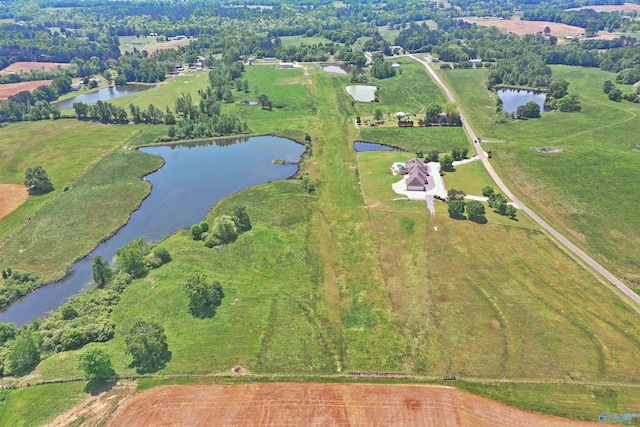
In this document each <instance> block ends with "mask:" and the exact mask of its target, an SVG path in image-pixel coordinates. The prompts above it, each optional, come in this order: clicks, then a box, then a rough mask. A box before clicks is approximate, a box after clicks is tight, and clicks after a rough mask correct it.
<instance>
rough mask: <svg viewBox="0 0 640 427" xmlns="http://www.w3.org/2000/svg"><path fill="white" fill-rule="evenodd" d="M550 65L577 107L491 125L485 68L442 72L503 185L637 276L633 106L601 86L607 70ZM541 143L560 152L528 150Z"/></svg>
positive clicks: (639, 163) (619, 270)
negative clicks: (486, 148) (566, 84)
mask: <svg viewBox="0 0 640 427" xmlns="http://www.w3.org/2000/svg"><path fill="white" fill-rule="evenodd" d="M552 68H553V73H554V77H556V78H564V79H566V80H567V81H569V82H570V86H569V92H570V93H577V94H579V95H580V99H581V102H582V107H583V111H582V112H581V113H575V114H564V113H543V115H542V116H543V117H542V119H538V120H527V121H515V122H511V123H509V124H506V125H496V124H492V120H493V119H492V117H493V113H492V111H493V109H494V104H493V103H492V102H493V101H491V100H490V99H489V98H488V95H487V94H488V93H489V92H488V91H486V89H485V88H484V86H483V83H482V80H483V78H484V75H485V74H484V73H485V72H484V71H481V70H471V71H466V70H460V71H461V73H458V70H456V71H455V72H451V73H441V75H442V76H443V77H444V78H446V79H447V80H448V82H449V83H450V84H451V86H452V88H453V89H454V90H455V91H456V92H457V95H460V94H464V96H463V97H462V98H460V99H462V100H463V101H462V102H463V107H464V109H465V113H466V114H467V117H469V120H470V121H471V122H472V123H473V125H474V127H475V128H476V129H478V130H479V135H481V137H482V138H483V139H488V140H491V141H493V143H491V144H490V145H489V147H490V149H491V150H492V152H493V154H494V158H495V160H494V164H495V167H496V168H497V170H498V171H499V173H500V175H501V176H502V177H503V178H505V179H506V180H507V181H508V182H509V183H510V188H512V189H514V190H515V191H516V193H517V194H518V195H519V196H521V197H523V198H524V199H525V200H527V201H529V202H530V203H532V206H533V207H534V209H535V210H536V211H537V212H539V213H541V214H542V215H543V216H545V217H546V218H547V219H548V220H549V221H550V222H551V223H552V224H553V225H554V226H556V227H558V228H560V229H561V230H562V231H563V233H565V234H566V235H567V236H568V237H569V238H571V239H572V240H573V241H574V243H576V244H577V245H579V246H581V247H582V248H583V249H585V250H586V251H587V253H589V254H591V255H592V256H595V257H596V258H597V259H599V260H600V261H601V262H603V263H604V264H605V265H607V266H608V267H609V268H611V269H612V270H613V271H614V272H615V273H616V274H617V275H618V276H621V277H624V278H627V279H630V280H634V281H636V282H640V274H639V273H638V271H640V259H638V257H637V256H636V254H637V248H638V247H639V246H640V237H639V236H640V217H639V216H638V215H636V212H637V210H638V207H639V205H638V200H640V193H638V190H637V187H636V186H635V185H633V184H632V183H634V182H638V181H639V180H640V157H638V153H637V151H638V150H639V149H640V148H639V147H638V143H637V138H636V127H637V126H636V125H637V123H638V118H637V117H638V114H640V105H638V104H631V103H629V102H620V103H618V102H612V101H609V100H608V98H607V96H606V95H605V94H604V93H602V91H601V90H600V88H601V87H602V84H603V83H604V81H605V80H615V78H614V77H615V74H613V73H607V72H604V71H601V70H597V69H590V68H579V67H568V66H554V67H552ZM620 86H622V85H620ZM623 90H624V91H626V90H629V87H623ZM547 145H551V146H554V147H558V148H564V149H566V150H567V152H565V153H561V154H555V155H547V154H542V153H538V152H535V151H532V150H531V149H530V147H533V146H547Z"/></svg>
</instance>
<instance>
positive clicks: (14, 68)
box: [0, 62, 69, 74]
mask: <svg viewBox="0 0 640 427" xmlns="http://www.w3.org/2000/svg"><path fill="white" fill-rule="evenodd" d="M68 65H69V64H66V63H63V62H14V63H13V64H11V65H9V66H8V67H7V68H3V69H2V70H0V74H14V73H19V72H27V71H31V70H38V69H41V68H42V69H45V70H49V69H51V68H56V67H66V66H68Z"/></svg>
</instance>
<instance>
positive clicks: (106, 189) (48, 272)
mask: <svg viewBox="0 0 640 427" xmlns="http://www.w3.org/2000/svg"><path fill="white" fill-rule="evenodd" d="M161 164H162V160H161V159H159V158H157V157H154V156H150V155H147V154H143V153H140V152H138V151H128V150H118V151H114V152H112V153H110V154H109V155H107V156H106V157H105V158H104V159H103V160H101V161H100V162H98V163H97V164H96V165H95V166H94V167H93V168H92V169H91V170H90V171H89V172H88V173H87V174H86V175H84V176H83V177H81V178H80V179H79V180H78V181H77V182H75V183H74V184H73V187H72V188H71V189H70V190H69V191H66V192H63V193H62V194H60V195H59V196H58V197H56V198H55V199H53V200H52V201H51V202H50V203H47V204H46V205H45V206H43V207H42V208H41V209H40V210H39V211H38V212H37V213H36V214H35V216H33V217H32V219H31V220H30V221H29V222H27V223H26V224H25V225H24V226H23V227H22V228H21V229H20V230H19V231H18V232H17V233H14V234H13V235H12V236H11V237H10V238H8V239H7V240H6V241H5V242H4V244H3V245H2V247H0V265H10V266H12V267H15V268H20V269H24V270H28V271H33V272H35V273H36V274H38V275H44V276H46V278H50V279H54V278H60V277H61V276H62V275H63V274H64V272H65V270H66V268H67V266H70V265H71V263H72V262H73V261H74V260H76V259H78V258H81V257H83V256H84V255H86V254H87V253H89V252H90V251H91V250H92V248H94V247H95V245H96V244H97V243H98V242H100V241H101V240H104V239H106V238H107V237H109V236H110V235H111V234H112V233H113V232H114V231H115V230H117V229H118V228H119V227H121V226H122V224H124V223H126V221H127V220H128V218H129V215H130V213H131V211H133V210H134V209H136V208H137V206H138V205H139V204H140V202H141V201H142V200H143V199H144V198H145V197H146V195H147V194H148V193H149V191H150V185H149V183H147V182H145V181H142V180H140V177H142V176H143V175H146V174H147V173H149V172H151V171H152V170H154V169H157V168H158V167H160V165H161ZM88 206H90V207H91V208H90V209H87V207H88ZM61 242H64V243H61Z"/></svg>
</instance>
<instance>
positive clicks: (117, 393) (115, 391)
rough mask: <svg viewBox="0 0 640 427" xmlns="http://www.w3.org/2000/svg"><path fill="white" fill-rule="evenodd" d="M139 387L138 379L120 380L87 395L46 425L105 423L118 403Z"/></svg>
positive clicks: (94, 424)
mask: <svg viewBox="0 0 640 427" xmlns="http://www.w3.org/2000/svg"><path fill="white" fill-rule="evenodd" d="M137 387H138V382H137V381H119V382H118V383H117V384H116V385H115V386H114V387H113V388H112V389H111V390H109V391H106V392H103V393H100V394H98V395H96V396H89V397H87V398H86V399H85V400H84V401H83V402H82V403H80V404H78V405H76V406H75V407H73V408H71V409H70V410H68V411H67V412H65V413H64V414H62V415H60V416H59V417H58V418H56V419H55V420H53V421H52V422H50V423H49V424H47V426H46V427H54V426H68V425H70V424H71V423H75V424H74V425H76V426H78V427H79V426H99V425H104V423H105V422H106V421H107V420H108V419H109V417H110V416H111V415H112V414H113V412H114V411H115V410H116V409H117V407H118V405H119V404H120V403H121V402H122V401H124V400H125V399H126V398H127V397H129V396H131V395H132V394H133V393H134V392H135V391H136V388H137Z"/></svg>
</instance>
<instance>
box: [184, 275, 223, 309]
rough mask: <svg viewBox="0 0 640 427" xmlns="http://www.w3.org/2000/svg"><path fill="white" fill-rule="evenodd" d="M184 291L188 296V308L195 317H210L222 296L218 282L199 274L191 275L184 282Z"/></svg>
mask: <svg viewBox="0 0 640 427" xmlns="http://www.w3.org/2000/svg"><path fill="white" fill-rule="evenodd" d="M184 291H185V293H186V294H187V297H188V298H189V310H190V311H191V314H193V315H194V316H196V317H212V316H213V315H214V314H215V311H216V308H217V307H218V306H220V304H222V299H223V298H224V291H223V290H222V285H220V283H219V282H210V281H208V280H207V278H206V277H204V276H200V275H195V276H192V277H191V278H190V279H189V280H188V281H187V283H185V285H184Z"/></svg>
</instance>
